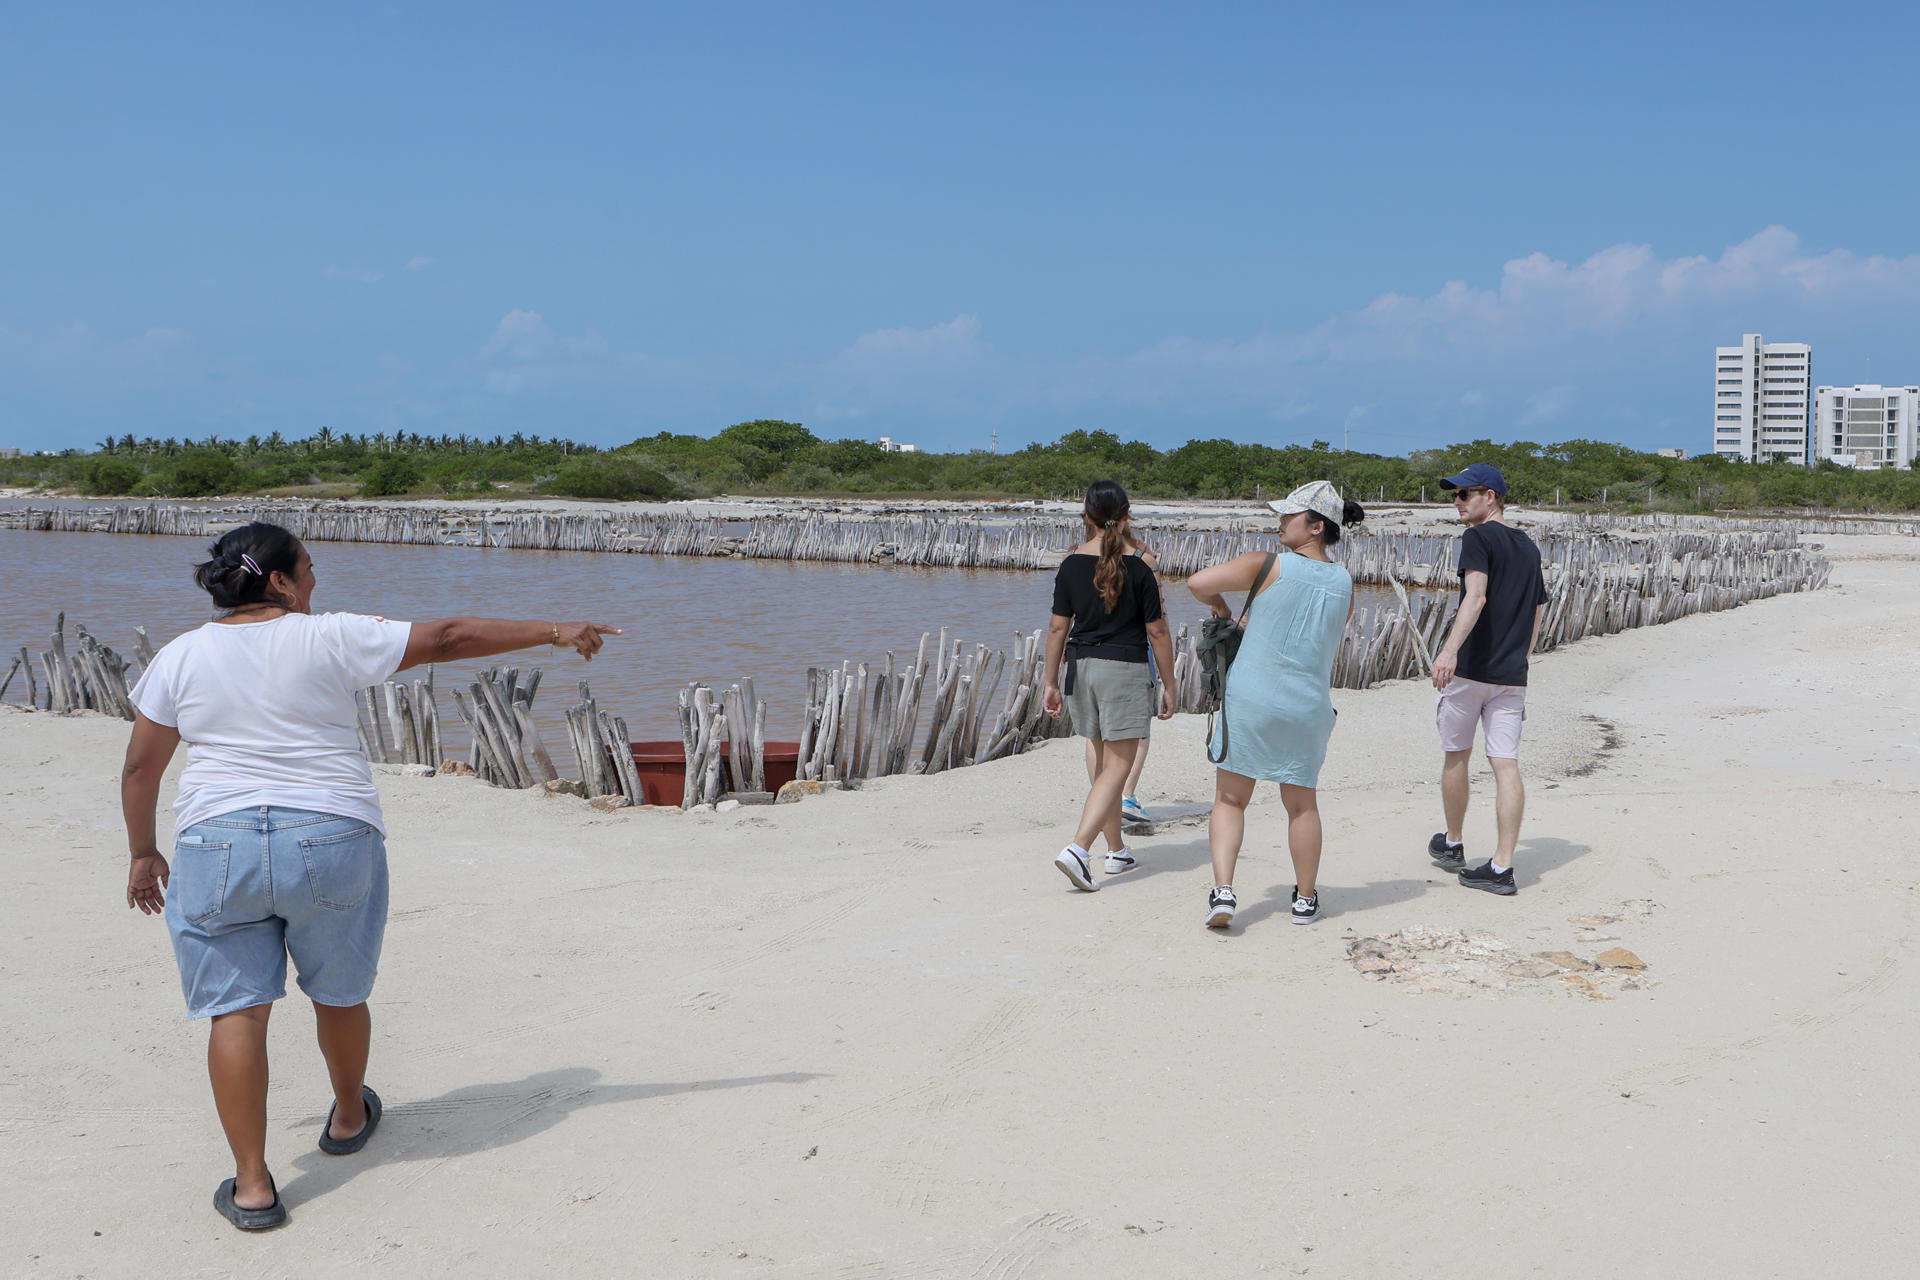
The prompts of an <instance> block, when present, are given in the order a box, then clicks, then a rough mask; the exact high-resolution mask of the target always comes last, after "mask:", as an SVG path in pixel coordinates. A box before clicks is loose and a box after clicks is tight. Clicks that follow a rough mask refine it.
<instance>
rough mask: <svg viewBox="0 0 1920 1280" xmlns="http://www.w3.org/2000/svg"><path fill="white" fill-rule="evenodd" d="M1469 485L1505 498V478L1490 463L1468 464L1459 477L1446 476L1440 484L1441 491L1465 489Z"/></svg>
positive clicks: (1498, 469)
mask: <svg viewBox="0 0 1920 1280" xmlns="http://www.w3.org/2000/svg"><path fill="white" fill-rule="evenodd" d="M1471 485H1479V486H1480V487H1481V488H1483V489H1491V490H1493V491H1494V492H1495V493H1497V494H1499V495H1500V496H1501V497H1503V498H1504V497H1506V496H1507V478H1506V477H1505V476H1503V475H1501V474H1500V468H1498V467H1496V466H1494V465H1493V464H1492V463H1491V462H1475V463H1470V464H1469V465H1468V466H1467V469H1466V470H1465V471H1462V472H1461V473H1460V474H1459V475H1457V476H1448V477H1447V478H1446V479H1445V480H1442V481H1441V482H1440V487H1441V488H1442V489H1465V488H1467V487H1469V486H1471Z"/></svg>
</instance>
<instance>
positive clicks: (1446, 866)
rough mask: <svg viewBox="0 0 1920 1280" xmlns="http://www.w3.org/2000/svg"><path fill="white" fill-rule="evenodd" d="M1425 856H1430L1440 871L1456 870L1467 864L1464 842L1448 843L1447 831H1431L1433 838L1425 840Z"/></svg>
mask: <svg viewBox="0 0 1920 1280" xmlns="http://www.w3.org/2000/svg"><path fill="white" fill-rule="evenodd" d="M1427 856H1428V857H1429V858H1432V859H1433V865H1434V866H1436V867H1438V868H1440V869H1441V870H1442V871H1458V870H1460V868H1462V867H1464V866H1466V865H1467V846H1466V842H1465V841H1462V842H1461V843H1459V844H1448V843H1447V833H1446V832H1444V831H1436V832H1434V833H1433V839H1431V840H1429V841H1427Z"/></svg>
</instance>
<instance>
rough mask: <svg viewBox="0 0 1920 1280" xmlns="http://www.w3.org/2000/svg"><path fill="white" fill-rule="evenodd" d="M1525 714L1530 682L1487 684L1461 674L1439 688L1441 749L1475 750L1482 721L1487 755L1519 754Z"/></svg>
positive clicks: (1516, 756) (1515, 757)
mask: <svg viewBox="0 0 1920 1280" xmlns="http://www.w3.org/2000/svg"><path fill="white" fill-rule="evenodd" d="M1526 718H1527V686H1525V685H1523V684H1485V683H1482V682H1481V681H1479V680H1467V679H1464V678H1463V677H1460V676H1455V677H1454V678H1453V680H1452V682H1451V683H1449V684H1448V685H1447V687H1446V688H1445V689H1442V690H1441V691H1440V706H1439V709H1438V710H1437V711H1436V712H1435V713H1434V719H1435V721H1436V722H1437V723H1438V724H1439V726H1440V749H1441V750H1442V751H1471V750H1473V729H1474V726H1475V725H1479V726H1481V727H1482V728H1483V729H1484V730H1485V731H1486V751H1487V755H1488V756H1489V757H1491V758H1493V759H1498V760H1518V759H1519V758H1520V724H1521V722H1522V721H1524V720H1525V719H1526Z"/></svg>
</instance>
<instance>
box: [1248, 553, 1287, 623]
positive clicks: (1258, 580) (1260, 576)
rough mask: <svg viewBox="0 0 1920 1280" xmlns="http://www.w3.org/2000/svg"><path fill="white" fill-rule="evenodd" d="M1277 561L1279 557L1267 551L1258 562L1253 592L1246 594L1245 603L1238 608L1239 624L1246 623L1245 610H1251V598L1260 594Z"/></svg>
mask: <svg viewBox="0 0 1920 1280" xmlns="http://www.w3.org/2000/svg"><path fill="white" fill-rule="evenodd" d="M1277 559H1279V557H1278V556H1276V555H1275V554H1274V553H1273V552H1271V551H1269V552H1267V558H1266V559H1265V560H1262V561H1261V562H1260V572H1259V573H1256V574H1254V575H1253V590H1251V591H1249V592H1247V602H1246V603H1245V604H1243V605H1241V606H1240V621H1241V623H1243V624H1244V623H1245V622H1246V620H1247V610H1249V609H1251V608H1253V598H1254V597H1255V596H1257V595H1259V594H1260V588H1261V586H1262V585H1263V584H1265V582H1266V580H1267V575H1268V574H1269V573H1272V572H1273V562H1274V561H1275V560H1277Z"/></svg>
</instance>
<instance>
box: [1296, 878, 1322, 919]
mask: <svg viewBox="0 0 1920 1280" xmlns="http://www.w3.org/2000/svg"><path fill="white" fill-rule="evenodd" d="M1319 918H1320V895H1319V894H1317V893H1316V894H1314V895H1313V896H1312V897H1311V898H1303V897H1301V896H1300V886H1299V885H1295V886H1293V922H1294V923H1295V924H1312V923H1313V922H1314V921H1315V920H1318V919H1319Z"/></svg>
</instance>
